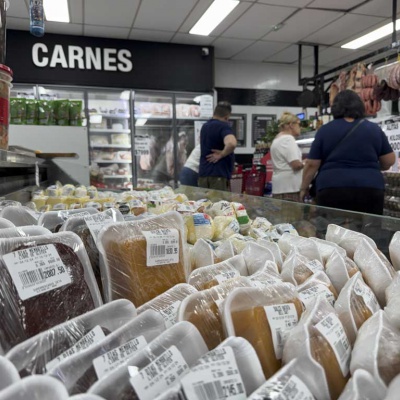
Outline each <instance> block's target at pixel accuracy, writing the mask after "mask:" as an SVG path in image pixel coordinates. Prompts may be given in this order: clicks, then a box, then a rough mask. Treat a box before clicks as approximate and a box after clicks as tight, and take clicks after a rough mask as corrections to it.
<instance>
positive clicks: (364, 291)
mask: <svg viewBox="0 0 400 400" xmlns="http://www.w3.org/2000/svg"><path fill="white" fill-rule="evenodd" d="M354 293H356V294H357V295H358V296H361V297H362V298H363V300H364V303H365V305H366V306H367V307H368V308H369V309H370V310H371V312H372V314H375V313H376V312H377V311H378V310H379V309H380V307H379V304H378V301H377V299H376V296H375V294H374V292H373V291H372V290H371V289H370V288H369V287H368V286H367V285H364V284H363V283H362V282H361V281H360V280H359V279H357V281H356V283H355V284H354Z"/></svg>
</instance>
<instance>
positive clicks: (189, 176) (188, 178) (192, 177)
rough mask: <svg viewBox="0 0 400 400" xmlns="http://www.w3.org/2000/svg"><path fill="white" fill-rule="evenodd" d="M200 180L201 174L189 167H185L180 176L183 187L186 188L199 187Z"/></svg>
mask: <svg viewBox="0 0 400 400" xmlns="http://www.w3.org/2000/svg"><path fill="white" fill-rule="evenodd" d="M198 178H199V174H198V173H197V172H194V171H193V170H192V169H190V168H187V167H183V168H182V170H181V173H180V175H179V181H180V182H181V185H186V186H197V179H198Z"/></svg>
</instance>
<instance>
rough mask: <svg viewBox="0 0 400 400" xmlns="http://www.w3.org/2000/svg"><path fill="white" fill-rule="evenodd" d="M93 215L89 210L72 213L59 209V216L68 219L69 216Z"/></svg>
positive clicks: (82, 216)
mask: <svg viewBox="0 0 400 400" xmlns="http://www.w3.org/2000/svg"><path fill="white" fill-rule="evenodd" d="M89 215H91V214H90V212H88V211H82V212H79V213H71V212H69V211H59V212H58V216H59V217H60V218H62V219H64V220H67V219H68V218H84V217H87V216H89Z"/></svg>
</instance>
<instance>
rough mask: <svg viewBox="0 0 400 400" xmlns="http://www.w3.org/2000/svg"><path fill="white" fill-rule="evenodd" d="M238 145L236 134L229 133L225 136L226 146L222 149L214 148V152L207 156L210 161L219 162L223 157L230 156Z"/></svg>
mask: <svg viewBox="0 0 400 400" xmlns="http://www.w3.org/2000/svg"><path fill="white" fill-rule="evenodd" d="M236 146H237V140H236V138H235V136H234V135H232V134H229V135H226V136H225V137H224V148H223V149H222V150H215V149H212V150H211V151H212V153H211V154H209V155H208V156H207V157H206V158H207V161H208V162H211V163H217V162H218V161H219V160H221V159H222V158H224V157H226V156H229V154H231V153H233V152H234V151H235V148H236Z"/></svg>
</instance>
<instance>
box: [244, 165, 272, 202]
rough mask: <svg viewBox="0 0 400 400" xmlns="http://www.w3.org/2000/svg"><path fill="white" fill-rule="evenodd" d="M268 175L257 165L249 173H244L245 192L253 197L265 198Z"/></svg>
mask: <svg viewBox="0 0 400 400" xmlns="http://www.w3.org/2000/svg"><path fill="white" fill-rule="evenodd" d="M266 177H267V174H266V172H265V171H262V170H261V169H258V168H257V167H256V166H255V165H253V167H252V168H251V170H249V171H244V176H243V186H244V187H243V192H244V193H246V194H249V195H251V196H263V195H264V188H265V180H266Z"/></svg>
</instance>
